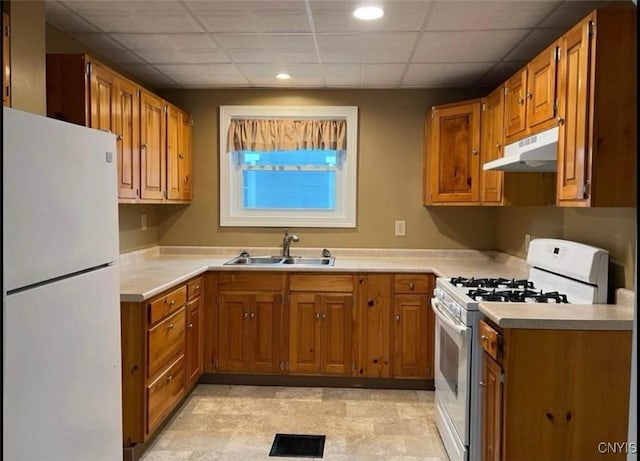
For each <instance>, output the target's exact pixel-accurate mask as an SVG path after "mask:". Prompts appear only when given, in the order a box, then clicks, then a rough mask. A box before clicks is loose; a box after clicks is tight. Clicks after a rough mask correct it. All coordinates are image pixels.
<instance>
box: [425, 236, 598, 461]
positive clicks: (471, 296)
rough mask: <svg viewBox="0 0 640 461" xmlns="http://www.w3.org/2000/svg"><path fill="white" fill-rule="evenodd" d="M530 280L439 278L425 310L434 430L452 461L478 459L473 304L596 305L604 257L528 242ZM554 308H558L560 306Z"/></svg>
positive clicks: (563, 244) (588, 249) (560, 243)
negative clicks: (430, 338) (430, 323)
mask: <svg viewBox="0 0 640 461" xmlns="http://www.w3.org/2000/svg"><path fill="white" fill-rule="evenodd" d="M527 264H528V266H529V277H528V279H526V280H520V279H513V278H511V279H510V278H501V277H496V278H476V277H471V278H467V277H450V278H445V277H439V278H438V279H437V280H436V288H435V290H434V297H433V299H432V300H431V305H432V308H433V311H434V313H435V316H436V334H435V388H436V396H435V401H436V426H437V427H438V431H439V432H440V436H441V437H442V441H443V443H444V445H445V448H446V450H447V454H448V455H449V458H450V459H451V461H479V460H480V459H481V454H480V438H481V434H480V427H481V424H480V421H481V419H480V396H481V385H482V383H481V382H480V376H481V372H480V366H481V360H480V359H481V357H482V350H481V347H480V340H479V338H478V337H477V336H478V322H479V321H480V319H481V318H482V317H483V316H482V313H481V312H480V311H479V310H478V304H479V303H480V302H520V303H557V304H566V303H572V304H599V303H606V302H607V287H608V268H609V253H608V252H607V251H606V250H603V249H601V248H595V247H592V246H588V245H584V244H581V243H576V242H570V241H567V240H558V239H535V240H532V241H531V243H530V245H529V251H528V253H527ZM559 308H561V307H560V306H559Z"/></svg>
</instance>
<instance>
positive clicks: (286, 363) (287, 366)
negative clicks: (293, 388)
mask: <svg viewBox="0 0 640 461" xmlns="http://www.w3.org/2000/svg"><path fill="white" fill-rule="evenodd" d="M284 365H285V370H287V371H289V361H288V360H287V361H286V362H284Z"/></svg>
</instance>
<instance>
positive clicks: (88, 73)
mask: <svg viewBox="0 0 640 461" xmlns="http://www.w3.org/2000/svg"><path fill="white" fill-rule="evenodd" d="M86 67H87V69H86V70H87V75H91V63H90V62H88V63H87V66H86Z"/></svg>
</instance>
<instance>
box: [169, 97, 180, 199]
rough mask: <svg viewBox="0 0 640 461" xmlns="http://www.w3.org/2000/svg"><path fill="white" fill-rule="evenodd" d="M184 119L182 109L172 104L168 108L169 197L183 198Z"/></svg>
mask: <svg viewBox="0 0 640 461" xmlns="http://www.w3.org/2000/svg"><path fill="white" fill-rule="evenodd" d="M181 128H182V121H181V116H180V111H179V110H178V109H177V108H175V107H174V106H172V105H169V106H168V109H167V198H168V199H170V200H179V199H181V198H182V187H181V184H180V160H179V158H178V157H179V155H180V129H181Z"/></svg>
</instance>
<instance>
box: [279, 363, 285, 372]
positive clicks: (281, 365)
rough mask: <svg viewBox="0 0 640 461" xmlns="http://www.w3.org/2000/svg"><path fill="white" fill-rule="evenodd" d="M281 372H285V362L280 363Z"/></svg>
mask: <svg viewBox="0 0 640 461" xmlns="http://www.w3.org/2000/svg"><path fill="white" fill-rule="evenodd" d="M280 371H284V362H280Z"/></svg>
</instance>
